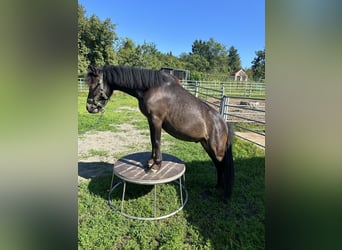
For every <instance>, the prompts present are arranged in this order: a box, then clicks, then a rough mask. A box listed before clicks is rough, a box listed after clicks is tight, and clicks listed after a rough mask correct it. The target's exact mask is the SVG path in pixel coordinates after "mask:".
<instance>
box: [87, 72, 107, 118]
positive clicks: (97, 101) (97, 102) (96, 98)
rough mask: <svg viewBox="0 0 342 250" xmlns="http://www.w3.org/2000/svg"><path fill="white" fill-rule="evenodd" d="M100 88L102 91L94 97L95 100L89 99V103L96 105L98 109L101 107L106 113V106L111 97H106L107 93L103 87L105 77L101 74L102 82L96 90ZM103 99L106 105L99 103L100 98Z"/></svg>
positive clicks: (100, 81)
mask: <svg viewBox="0 0 342 250" xmlns="http://www.w3.org/2000/svg"><path fill="white" fill-rule="evenodd" d="M98 87H100V91H99V92H98V93H97V94H96V95H95V96H94V99H91V98H88V100H87V101H88V102H92V103H93V104H95V105H96V106H97V107H100V108H101V109H102V112H104V106H105V105H106V104H107V102H108V100H109V97H108V96H107V95H106V93H105V91H104V85H103V75H102V74H100V80H99V82H98V83H97V85H96V87H95V89H96V88H98ZM101 97H102V98H103V99H104V100H105V103H104V104H102V103H100V102H99V100H100V98H101Z"/></svg>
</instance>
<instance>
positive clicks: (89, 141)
mask: <svg viewBox="0 0 342 250" xmlns="http://www.w3.org/2000/svg"><path fill="white" fill-rule="evenodd" d="M117 128H118V131H119V132H112V131H96V132H94V131H92V132H87V133H85V134H83V135H81V136H79V138H78V165H79V166H78V179H79V181H80V180H82V179H85V178H87V177H88V178H90V177H93V176H97V175H101V174H104V173H106V172H108V171H109V172H110V173H111V171H112V168H111V166H112V164H113V163H114V162H115V161H116V160H117V155H118V154H124V153H129V152H132V151H133V152H134V151H135V152H140V151H149V150H151V148H150V147H151V146H150V137H149V135H146V134H143V133H142V131H140V130H138V129H136V128H135V127H134V126H133V125H131V124H121V125H118V126H117ZM90 163H92V164H90ZM104 163H106V164H104ZM104 168H105V169H104Z"/></svg>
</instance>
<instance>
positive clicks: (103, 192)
mask: <svg viewBox="0 0 342 250" xmlns="http://www.w3.org/2000/svg"><path fill="white" fill-rule="evenodd" d="M112 173H113V164H111V163H106V162H78V176H80V177H82V178H85V179H90V182H89V185H88V190H89V192H91V193H92V194H94V195H96V196H100V197H102V198H103V199H105V200H108V192H109V191H110V189H111V184H112V178H113V176H112ZM119 181H120V179H119V178H117V177H116V176H114V178H113V186H114V185H115V184H116V183H118V182H119ZM152 188H153V186H151V185H136V184H133V183H129V188H127V191H126V197H127V198H128V199H136V198H139V197H141V196H143V195H145V194H147V193H149V192H150V191H151V189H152ZM111 198H112V199H115V200H119V199H121V198H122V185H121V187H119V188H117V190H116V191H114V192H113V193H112V195H111Z"/></svg>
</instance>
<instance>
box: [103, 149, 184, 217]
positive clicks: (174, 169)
mask: <svg viewBox="0 0 342 250" xmlns="http://www.w3.org/2000/svg"><path fill="white" fill-rule="evenodd" d="M150 156H151V153H150V152H143V153H135V154H131V155H127V156H124V157H122V158H120V159H119V160H118V161H117V162H115V163H114V167H113V176H112V183H111V186H110V191H109V194H108V202H109V205H110V207H111V208H113V209H114V210H116V211H118V212H120V213H121V214H122V215H123V216H125V217H127V218H131V219H139V220H159V219H165V218H168V217H170V216H172V215H174V214H176V213H178V212H179V211H181V210H182V209H183V207H184V206H185V204H186V203H187V201H188V192H187V190H186V188H185V186H184V184H182V178H184V173H185V165H184V163H183V162H182V161H181V160H180V159H178V158H176V157H175V156H172V155H169V154H163V162H162V166H161V168H160V170H159V171H158V172H157V173H153V172H151V171H147V170H146V167H145V166H146V162H147V160H148V159H149V157H150ZM114 176H117V177H119V178H120V181H119V182H118V183H116V184H115V185H114V186H113V180H114ZM127 182H128V183H135V184H140V185H154V217H138V216H133V215H129V214H127V213H125V212H124V201H125V193H126V183H127ZM170 182H173V183H176V184H177V185H179V194H180V206H179V208H178V209H176V210H175V211H172V212H171V213H168V214H165V215H161V216H157V214H156V200H157V185H162V184H164V183H170ZM121 184H123V191H122V199H121V209H118V208H117V207H115V206H114V205H113V204H112V201H111V194H112V192H113V191H114V190H115V189H116V188H117V187H119V186H120V185H121ZM183 191H184V193H185V198H184V200H183Z"/></svg>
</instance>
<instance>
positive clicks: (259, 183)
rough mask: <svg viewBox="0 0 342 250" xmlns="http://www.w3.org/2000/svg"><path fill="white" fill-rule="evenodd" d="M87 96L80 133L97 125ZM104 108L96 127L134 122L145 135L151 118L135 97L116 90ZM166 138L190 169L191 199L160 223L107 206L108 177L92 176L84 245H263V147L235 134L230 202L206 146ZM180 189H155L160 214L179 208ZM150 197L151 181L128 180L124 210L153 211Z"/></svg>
mask: <svg viewBox="0 0 342 250" xmlns="http://www.w3.org/2000/svg"><path fill="white" fill-rule="evenodd" d="M85 101H86V94H79V104H80V105H79V135H80V136H82V134H84V133H85V132H86V131H89V130H92V129H93V127H94V123H95V122H96V120H97V117H98V115H91V114H88V113H87V111H86V110H85ZM106 109H107V111H106V112H105V114H104V116H103V119H102V120H101V121H100V122H99V124H98V126H97V127H96V130H112V131H115V129H116V127H115V126H113V125H117V124H120V123H131V124H133V125H134V127H135V128H136V129H139V130H143V131H147V133H148V124H147V121H146V119H145V118H144V117H143V115H141V114H140V113H139V111H138V110H137V102H136V100H135V99H134V98H132V97H130V96H127V95H124V94H121V93H119V94H116V95H115V96H113V97H112V101H111V102H110V103H108V105H107V107H106ZM162 140H163V141H162V145H163V143H165V142H169V146H168V147H166V148H165V149H164V150H163V152H164V153H169V154H173V155H175V156H176V157H178V158H180V159H182V160H183V161H184V162H185V164H186V167H187V170H186V186H187V190H188V193H189V201H188V203H187V204H186V206H185V207H184V209H183V210H182V211H181V212H179V213H178V214H176V215H175V216H172V217H170V218H168V219H165V220H161V221H138V220H132V219H127V218H125V217H123V216H121V215H120V214H119V213H117V212H115V211H113V210H112V209H110V207H109V205H108V201H107V194H108V193H107V191H106V190H107V189H108V188H109V185H110V182H111V175H107V176H99V177H95V178H92V179H91V180H89V181H86V182H82V183H80V184H79V191H78V203H79V207H78V214H79V218H78V220H79V226H78V229H79V239H78V241H79V242H78V243H79V244H78V245H79V249H264V247H265V238H264V234H265V228H264V220H265V210H264V164H265V153H264V151H263V150H262V149H259V148H257V147H256V146H254V145H252V144H250V143H247V142H244V141H242V140H239V139H238V138H236V139H235V143H234V148H233V154H234V160H235V168H236V178H235V187H234V192H233V196H232V199H231V201H230V202H229V203H228V204H225V203H223V202H222V192H221V191H220V190H216V189H215V188H214V186H215V184H216V172H215V171H216V170H215V168H214V165H213V163H212V162H211V161H210V159H209V157H208V156H207V155H206V153H205V152H204V150H203V149H202V148H201V146H200V145H199V144H195V143H189V142H183V141H180V140H177V139H174V138H173V137H171V136H169V135H167V134H165V133H164V134H163V136H162ZM94 153H101V152H96V151H94ZM131 153H136V151H132V152H131ZM177 192H178V188H177V187H176V186H175V185H172V184H167V185H159V186H158V194H159V195H158V208H159V209H158V213H160V214H165V213H167V212H169V211H172V210H174V208H175V206H177V201H178V200H177V199H178V195H177ZM152 197H153V189H152V187H151V186H141V185H140V186H139V185H133V184H127V193H126V201H125V211H126V212H127V213H131V214H133V215H136V216H151V215H152V210H153V205H152V204H153V203H152ZM120 198H121V189H120V188H118V190H115V192H113V194H112V202H113V204H114V205H115V204H118V205H119V204H120Z"/></svg>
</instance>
